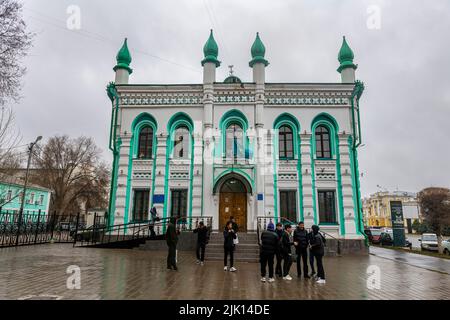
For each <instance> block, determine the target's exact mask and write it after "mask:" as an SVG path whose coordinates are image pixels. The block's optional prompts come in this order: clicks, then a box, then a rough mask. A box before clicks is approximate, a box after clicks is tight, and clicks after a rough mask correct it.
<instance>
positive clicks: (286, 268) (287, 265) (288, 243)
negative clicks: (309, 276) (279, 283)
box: [281, 224, 294, 281]
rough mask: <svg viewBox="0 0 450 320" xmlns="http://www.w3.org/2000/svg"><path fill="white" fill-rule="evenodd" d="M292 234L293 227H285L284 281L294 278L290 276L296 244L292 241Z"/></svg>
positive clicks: (283, 249)
mask: <svg viewBox="0 0 450 320" xmlns="http://www.w3.org/2000/svg"><path fill="white" fill-rule="evenodd" d="M291 232H292V226H291V225H290V224H287V225H285V226H284V233H283V236H282V237H281V243H282V252H283V260H284V263H283V279H284V280H289V281H290V280H292V277H291V276H290V275H289V270H290V269H291V264H292V257H291V256H292V253H291V249H292V245H293V244H294V243H293V242H292V241H291Z"/></svg>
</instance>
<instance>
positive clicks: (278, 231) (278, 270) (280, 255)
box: [275, 222, 284, 278]
mask: <svg viewBox="0 0 450 320" xmlns="http://www.w3.org/2000/svg"><path fill="white" fill-rule="evenodd" d="M275 233H276V234H277V236H278V245H277V250H276V252H275V256H276V258H277V264H276V266H275V274H276V275H277V276H279V277H280V278H282V277H283V271H282V269H281V263H282V261H283V252H282V251H283V250H282V248H281V246H282V244H281V238H282V237H283V233H284V231H283V224H281V223H280V222H278V223H277V228H276V229H275Z"/></svg>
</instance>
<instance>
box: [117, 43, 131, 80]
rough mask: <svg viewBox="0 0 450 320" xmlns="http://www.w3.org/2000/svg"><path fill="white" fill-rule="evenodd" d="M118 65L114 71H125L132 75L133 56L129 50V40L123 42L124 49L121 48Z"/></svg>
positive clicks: (118, 54)
mask: <svg viewBox="0 0 450 320" xmlns="http://www.w3.org/2000/svg"><path fill="white" fill-rule="evenodd" d="M116 60H117V65H116V66H115V67H114V71H117V70H118V69H125V70H128V72H129V73H130V74H131V73H132V72H133V70H132V69H131V68H130V64H131V60H132V59H131V55H130V51H129V50H128V39H127V38H125V41H124V42H123V45H122V48H120V50H119V52H118V53H117V57H116Z"/></svg>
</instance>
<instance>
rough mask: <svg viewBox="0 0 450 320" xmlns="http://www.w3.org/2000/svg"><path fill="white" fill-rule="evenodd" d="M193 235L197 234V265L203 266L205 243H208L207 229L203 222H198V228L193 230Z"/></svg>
mask: <svg viewBox="0 0 450 320" xmlns="http://www.w3.org/2000/svg"><path fill="white" fill-rule="evenodd" d="M194 233H196V234H197V250H196V253H197V264H200V265H202V266H203V264H204V262H205V250H206V243H207V242H208V228H207V227H206V226H205V224H204V223H203V221H200V223H199V224H198V226H197V227H196V228H195V229H194Z"/></svg>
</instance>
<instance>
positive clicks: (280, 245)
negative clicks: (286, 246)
mask: <svg viewBox="0 0 450 320" xmlns="http://www.w3.org/2000/svg"><path fill="white" fill-rule="evenodd" d="M275 233H276V234H277V236H278V246H277V251H276V253H281V251H282V249H281V247H282V243H281V238H282V237H283V233H284V231H283V230H278V229H275Z"/></svg>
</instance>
